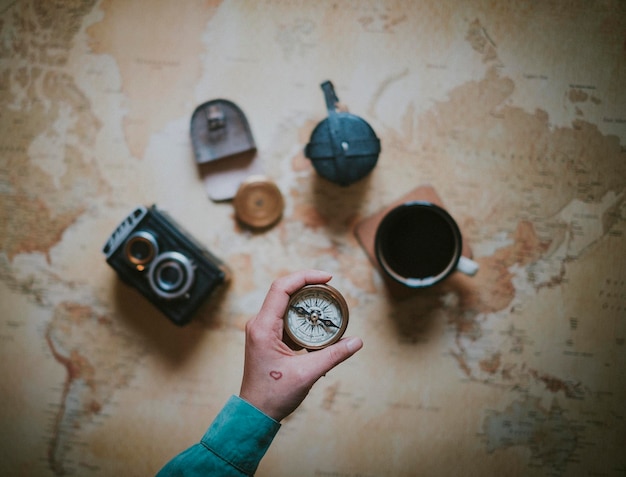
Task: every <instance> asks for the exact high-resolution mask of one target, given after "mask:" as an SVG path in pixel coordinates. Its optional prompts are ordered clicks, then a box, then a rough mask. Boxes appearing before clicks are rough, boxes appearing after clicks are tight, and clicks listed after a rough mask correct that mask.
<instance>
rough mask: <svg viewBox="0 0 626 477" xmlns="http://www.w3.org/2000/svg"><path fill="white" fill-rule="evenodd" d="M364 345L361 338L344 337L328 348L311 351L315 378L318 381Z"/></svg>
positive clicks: (310, 358) (312, 370)
mask: <svg viewBox="0 0 626 477" xmlns="http://www.w3.org/2000/svg"><path fill="white" fill-rule="evenodd" d="M362 347H363V341H362V340H361V338H356V337H352V338H344V339H342V340H340V341H339V342H337V343H335V344H333V345H331V346H328V347H327V348H324V349H321V350H319V351H315V352H313V353H309V355H308V357H309V360H310V361H311V363H313V364H312V366H311V373H313V374H314V376H313V379H314V380H315V381H317V380H318V379H319V378H320V377H322V376H323V375H325V374H326V373H327V372H328V371H330V370H331V369H333V368H334V367H335V366H337V365H338V364H339V363H341V362H343V361H345V360H346V359H348V358H349V357H350V356H352V355H353V354H355V353H356V352H357V351H359V350H360V349H361V348H362Z"/></svg>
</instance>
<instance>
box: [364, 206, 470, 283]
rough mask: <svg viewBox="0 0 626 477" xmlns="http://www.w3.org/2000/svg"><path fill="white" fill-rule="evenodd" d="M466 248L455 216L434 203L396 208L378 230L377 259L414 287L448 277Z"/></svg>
mask: <svg viewBox="0 0 626 477" xmlns="http://www.w3.org/2000/svg"><path fill="white" fill-rule="evenodd" d="M462 249H463V241H462V238H461V232H460V231H459V227H458V226H457V224H456V222H455V221H454V219H453V218H452V217H451V216H450V214H449V213H448V212H446V211H445V210H444V209H442V208H441V207H439V206H437V205H435V204H432V203H430V202H420V201H416V202H407V203H405V204H402V205H399V206H398V207H395V208H394V209H392V210H391V211H390V212H388V213H387V214H386V215H385V217H384V218H383V219H382V221H381V222H380V224H379V226H378V229H377V231H376V241H375V251H376V258H377V260H378V262H379V264H380V265H381V267H382V269H383V271H384V272H385V273H387V274H388V275H389V276H390V277H391V278H393V279H394V280H396V281H398V282H400V283H402V284H404V285H406V286H409V287H413V288H419V287H426V286H430V285H433V284H435V283H437V282H439V281H441V280H443V279H444V278H446V277H447V276H448V275H449V274H450V273H452V272H453V271H454V270H456V269H457V265H458V263H459V260H460V258H461V251H462ZM472 263H473V262H472Z"/></svg>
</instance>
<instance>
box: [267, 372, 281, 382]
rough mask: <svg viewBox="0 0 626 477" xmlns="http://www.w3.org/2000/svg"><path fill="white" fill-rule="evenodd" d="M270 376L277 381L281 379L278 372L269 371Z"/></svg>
mask: <svg viewBox="0 0 626 477" xmlns="http://www.w3.org/2000/svg"><path fill="white" fill-rule="evenodd" d="M270 376H271V377H272V378H274V379H275V380H276V381H278V380H279V379H280V378H282V377H283V373H281V372H280V371H270Z"/></svg>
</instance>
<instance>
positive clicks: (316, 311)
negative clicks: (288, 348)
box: [284, 285, 348, 350]
mask: <svg viewBox="0 0 626 477" xmlns="http://www.w3.org/2000/svg"><path fill="white" fill-rule="evenodd" d="M284 321H285V333H286V334H287V336H288V337H289V339H290V340H291V341H293V343H294V344H295V345H297V346H300V347H302V348H306V349H310V350H314V349H321V348H325V347H326V346H329V345H331V344H333V343H335V342H337V341H339V339H340V338H341V337H342V336H343V334H344V332H345V331H346V327H347V326H348V305H347V304H346V301H345V299H344V298H343V296H342V295H341V293H339V292H338V291H337V290H336V289H335V288H333V287H331V286H330V285H307V286H305V287H303V288H301V289H300V290H298V291H296V292H295V293H294V294H293V295H291V299H290V300H289V306H288V307H287V311H286V312H285V316H284Z"/></svg>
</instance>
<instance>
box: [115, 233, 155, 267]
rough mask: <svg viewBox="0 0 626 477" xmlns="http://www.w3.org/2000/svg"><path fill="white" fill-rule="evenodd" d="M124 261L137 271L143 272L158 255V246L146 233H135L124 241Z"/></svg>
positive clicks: (151, 236) (152, 237)
mask: <svg viewBox="0 0 626 477" xmlns="http://www.w3.org/2000/svg"><path fill="white" fill-rule="evenodd" d="M124 252H125V256H126V260H128V261H129V262H130V263H131V264H132V265H134V266H135V267H136V268H137V269H138V270H143V269H144V268H145V265H146V264H148V263H150V262H151V261H152V260H153V259H154V257H156V256H157V254H158V253H159V245H158V243H157V241H156V239H155V238H154V236H153V235H152V234H150V233H148V232H143V231H142V232H136V233H134V234H133V235H131V237H130V238H129V239H128V240H127V241H126V246H125V247H124Z"/></svg>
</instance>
